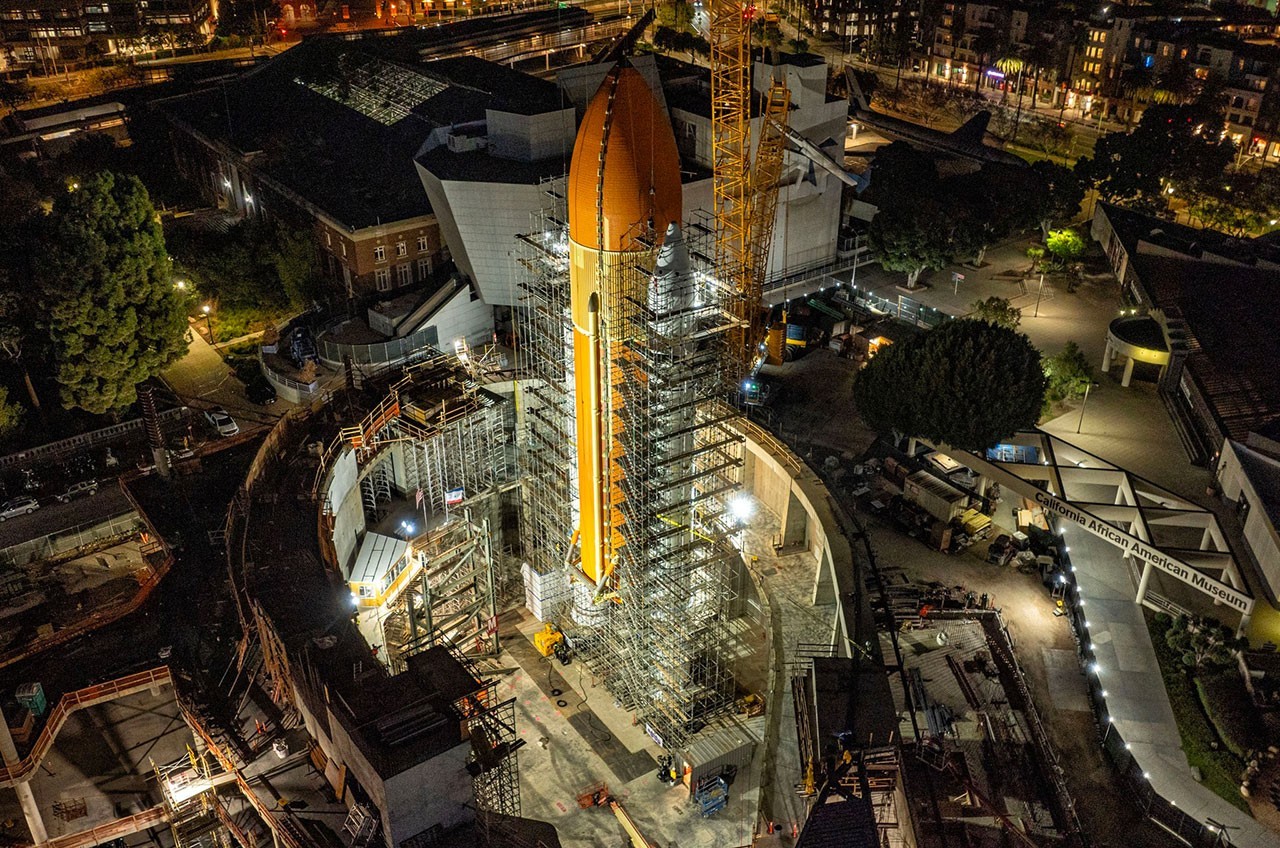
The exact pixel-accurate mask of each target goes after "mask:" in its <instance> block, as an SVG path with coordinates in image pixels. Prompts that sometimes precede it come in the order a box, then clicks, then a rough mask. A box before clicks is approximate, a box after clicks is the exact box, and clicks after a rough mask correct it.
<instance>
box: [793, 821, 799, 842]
mask: <svg viewBox="0 0 1280 848" xmlns="http://www.w3.org/2000/svg"><path fill="white" fill-rule="evenodd" d="M791 838H792V839H799V838H800V825H798V824H796V823H795V822H792V823H791Z"/></svg>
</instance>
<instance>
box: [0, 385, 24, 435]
mask: <svg viewBox="0 0 1280 848" xmlns="http://www.w3.org/2000/svg"><path fill="white" fill-rule="evenodd" d="M21 423H22V406H21V404H18V403H13V402H10V400H9V390H8V389H6V388H4V387H3V386H0V439H5V438H8V437H9V436H10V435H11V434H12V433H13V431H14V430H16V429H18V425H19V424H21Z"/></svg>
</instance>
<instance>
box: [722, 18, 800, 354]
mask: <svg viewBox="0 0 1280 848" xmlns="http://www.w3.org/2000/svg"><path fill="white" fill-rule="evenodd" d="M710 9H711V15H710V42H711V135H712V139H711V150H712V189H713V195H714V201H715V220H716V251H715V263H716V273H717V274H718V275H719V276H720V278H721V280H722V281H723V282H724V283H727V284H728V286H729V287H730V288H731V289H732V291H733V294H734V297H733V301H732V306H731V310H732V312H733V317H734V319H735V323H736V325H737V326H736V327H735V328H734V330H733V331H732V332H731V333H730V334H729V344H730V354H731V357H732V361H734V362H735V363H736V364H737V366H738V374H737V375H736V377H737V378H739V379H740V378H741V377H743V376H745V375H746V374H748V373H750V371H751V370H752V369H753V367H754V366H755V364H756V362H757V361H758V359H759V356H760V353H759V350H760V342H761V341H762V340H763V337H764V333H763V321H762V316H761V297H762V292H763V289H764V277H765V273H766V271H767V269H768V262H769V246H770V243H771V242H772V239H773V221H774V214H775V211H776V208H777V197H778V180H779V178H780V177H781V173H782V156H783V152H784V149H785V134H786V125H787V109H788V107H789V105H790V93H789V92H788V90H787V87H786V84H785V83H784V82H782V81H781V80H778V79H776V78H775V79H774V80H773V81H772V83H771V85H770V88H769V94H768V98H767V100H766V103H765V114H764V116H763V118H762V121H761V134H760V139H759V143H758V144H757V146H756V147H757V149H756V162H755V168H754V169H753V168H752V164H751V90H752V87H751V22H752V21H753V20H754V19H755V17H756V16H757V14H758V13H759V10H757V8H756V7H755V6H754V5H751V4H750V3H749V2H748V3H744V2H743V0H711V3H710Z"/></svg>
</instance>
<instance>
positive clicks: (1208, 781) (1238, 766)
mask: <svg viewBox="0 0 1280 848" xmlns="http://www.w3.org/2000/svg"><path fill="white" fill-rule="evenodd" d="M1145 614H1146V618H1147V629H1149V630H1150V631H1151V644H1152V645H1153V646H1154V647H1155V649H1156V660H1157V661H1158V662H1159V663H1160V676H1161V677H1163V678H1164V688H1165V691H1166V692H1168V693H1169V704H1170V705H1171V706H1172V707H1173V715H1174V718H1175V719H1176V720H1177V722H1178V734H1179V735H1180V736H1181V737H1182V750H1183V751H1185V752H1186V754H1187V762H1189V763H1190V764H1191V765H1192V766H1195V767H1196V768H1198V769H1200V776H1201V780H1200V782H1201V783H1203V784H1204V785H1205V786H1207V787H1208V788H1209V789H1211V790H1212V791H1213V792H1214V793H1215V794H1217V795H1219V796H1221V797H1222V798H1223V799H1225V800H1227V801H1229V802H1230V803H1231V804H1232V805H1233V806H1235V807H1238V808H1239V809H1241V810H1243V811H1244V812H1246V813H1248V812H1249V803H1248V802H1247V801H1245V799H1244V798H1242V797H1240V779H1239V778H1240V773H1241V772H1242V771H1244V763H1242V762H1240V760H1239V759H1238V758H1237V757H1236V756H1235V755H1234V754H1232V753H1231V752H1230V751H1228V750H1227V749H1226V746H1225V745H1224V744H1223V743H1222V741H1221V740H1220V739H1218V734H1217V732H1216V731H1215V730H1214V729H1213V725H1211V724H1210V723H1209V719H1208V717H1207V716H1206V715H1205V712H1204V708H1203V707H1202V706H1201V705H1200V697H1199V696H1198V695H1197V694H1196V688H1195V683H1194V682H1193V681H1192V680H1191V678H1190V677H1189V676H1188V675H1187V673H1186V671H1185V670H1184V668H1183V665H1182V662H1181V660H1180V658H1179V657H1178V655H1177V654H1176V653H1174V651H1173V650H1172V649H1170V648H1169V645H1168V643H1167V642H1165V638H1164V634H1165V631H1166V630H1167V629H1168V627H1169V624H1168V622H1167V621H1157V620H1156V617H1155V614H1154V613H1152V612H1151V611H1149V610H1147V611H1145ZM1214 742H1217V743H1218V750H1216V751H1215V750H1213V747H1212V746H1213V743H1214Z"/></svg>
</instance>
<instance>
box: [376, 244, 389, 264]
mask: <svg viewBox="0 0 1280 848" xmlns="http://www.w3.org/2000/svg"><path fill="white" fill-rule="evenodd" d="M373 261H374V262H386V261H387V249H386V248H385V247H383V246H382V245H378V246H377V247H375V248H374V249H373Z"/></svg>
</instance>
